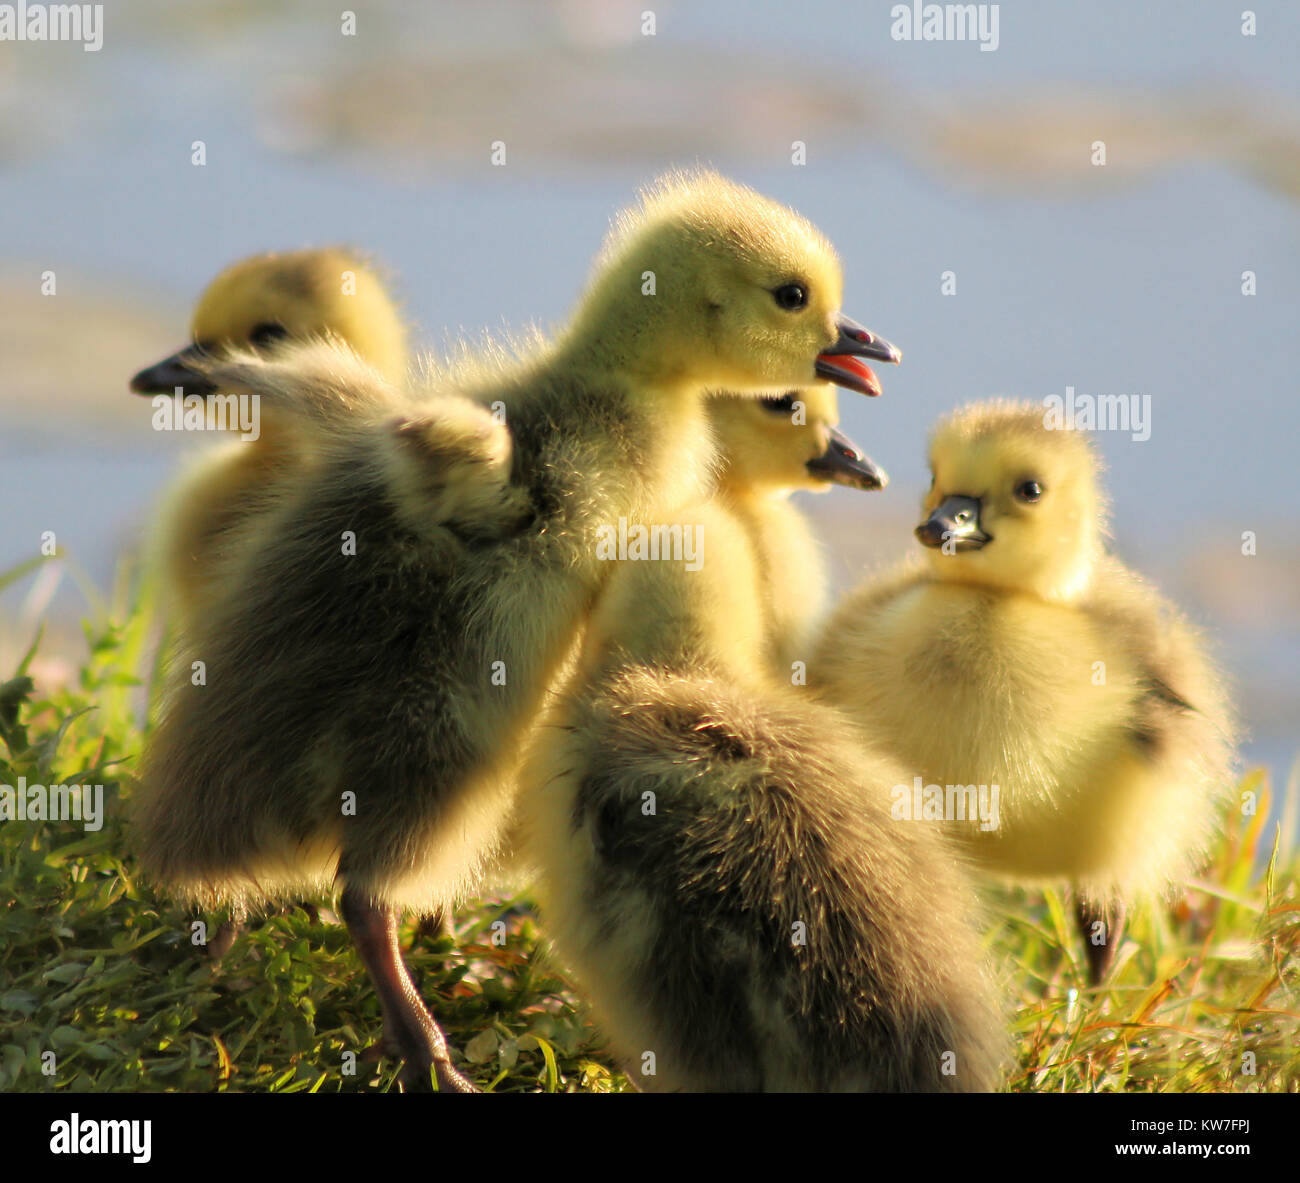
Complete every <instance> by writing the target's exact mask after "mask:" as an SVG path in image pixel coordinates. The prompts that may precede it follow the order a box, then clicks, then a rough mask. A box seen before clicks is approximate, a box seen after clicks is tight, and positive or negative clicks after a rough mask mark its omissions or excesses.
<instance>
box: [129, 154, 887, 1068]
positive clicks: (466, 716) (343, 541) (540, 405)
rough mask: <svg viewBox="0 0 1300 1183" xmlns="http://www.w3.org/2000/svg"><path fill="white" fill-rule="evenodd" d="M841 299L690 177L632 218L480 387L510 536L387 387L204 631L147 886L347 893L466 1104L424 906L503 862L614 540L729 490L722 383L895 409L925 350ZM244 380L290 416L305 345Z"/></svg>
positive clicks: (179, 701)
mask: <svg viewBox="0 0 1300 1183" xmlns="http://www.w3.org/2000/svg"><path fill="white" fill-rule="evenodd" d="M646 272H653V273H655V275H656V276H657V291H658V294H657V295H645V294H643V290H644V287H643V285H644V284H645V279H644V275H645V273H646ZM840 290H841V275H840V268H839V262H838V260H837V258H836V256H835V254H834V251H833V250H832V248H831V247H830V246H829V244H828V243H827V242H826V241H825V239H824V238H822V236H821V235H820V234H819V233H818V232H817V231H816V230H815V229H814V228H813V227H812V226H811V225H810V224H809V223H807V222H806V221H804V220H803V219H802V218H800V217H798V216H797V215H795V214H794V213H792V212H791V211H789V210H788V209H786V208H785V207H783V206H780V205H778V204H777V203H776V202H773V201H770V200H768V199H766V198H763V197H760V196H759V195H758V194H756V193H754V192H753V191H751V190H749V189H746V188H744V187H742V186H739V185H735V184H733V183H731V182H728V181H726V180H724V179H723V178H721V177H719V176H717V175H715V174H711V173H695V174H686V175H675V176H672V177H669V178H667V179H666V180H664V181H663V182H661V183H660V184H659V185H658V186H656V187H655V188H653V189H652V190H650V191H649V192H648V193H647V194H646V195H645V197H644V199H643V201H642V202H641V204H640V205H639V206H638V207H636V208H634V209H632V210H630V211H628V212H627V213H625V214H624V215H623V217H622V218H621V219H620V222H619V223H618V225H617V226H616V227H615V230H614V232H613V234H612V236H611V239H610V241H609V243H608V244H607V247H606V250H605V252H604V253H603V255H602V256H601V258H600V260H599V262H598V264H597V268H596V271H595V274H594V277H593V279H592V281H591V283H590V285H589V287H588V290H587V292H586V294H585V296H584V297H583V299H582V301H581V302H580V305H579V307H578V309H577V311H576V313H575V315H574V317H573V319H572V321H571V322H570V324H569V326H568V327H567V328H566V329H565V331H564V332H563V333H562V334H561V335H560V337H559V338H558V340H557V341H556V342H555V343H554V344H553V345H549V346H546V347H544V348H541V349H540V350H537V351H535V352H533V353H531V354H530V355H529V356H525V357H523V358H521V359H520V361H519V362H518V363H517V365H516V366H514V367H513V369H510V370H509V371H507V372H502V370H501V368H500V367H498V366H496V365H491V366H488V367H486V368H485V370H484V373H485V375H486V377H485V378H484V380H483V381H479V382H474V381H467V382H466V384H465V390H464V393H465V394H467V395H469V396H470V397H471V398H473V400H474V401H475V402H477V403H478V404H480V407H479V409H480V410H481V411H483V413H484V414H493V413H492V412H487V411H484V410H483V408H484V407H494V408H496V409H499V410H500V411H503V412H504V417H505V421H506V424H507V425H508V437H509V443H510V451H509V453H508V455H505V456H504V457H503V454H502V450H501V449H499V448H498V447H496V442H495V441H494V440H493V437H492V435H491V433H490V432H489V433H488V434H487V436H486V437H485V438H486V443H485V441H484V440H483V439H476V440H472V441H471V443H472V447H471V450H470V451H471V459H472V460H474V459H476V458H477V457H478V456H479V453H480V451H486V453H487V455H489V456H490V457H491V458H492V459H491V461H490V463H489V464H488V468H489V474H490V476H491V477H494V476H495V474H496V473H497V471H498V470H499V469H500V468H502V467H503V466H504V468H505V470H506V471H508V473H509V484H508V487H505V488H497V490H496V491H497V493H498V494H499V497H498V498H497V499H490V500H489V505H490V509H489V511H488V514H487V519H486V520H485V522H484V523H483V528H480V527H479V525H478V524H477V523H475V522H474V521H473V520H469V521H467V520H464V519H463V518H456V519H454V520H451V521H442V520H439V517H438V515H437V514H431V513H430V512H429V511H428V504H429V502H430V501H431V500H432V501H434V502H436V501H437V500H438V499H439V498H440V497H441V496H442V495H443V492H444V488H445V479H446V474H447V473H448V472H449V471H451V470H452V469H454V468H455V467H456V466H457V465H459V464H460V460H459V458H458V457H459V452H458V449H459V448H460V441H459V440H458V439H456V438H455V437H454V436H453V437H451V438H449V437H448V434H447V433H446V431H445V430H444V428H443V425H442V424H441V423H440V422H439V421H438V420H439V412H438V411H437V410H436V409H434V408H433V407H432V405H431V404H430V403H429V402H428V401H427V400H428V399H429V395H428V394H427V393H425V394H422V395H413V394H408V393H406V392H402V391H396V392H392V391H387V390H385V389H380V390H374V389H372V387H374V386H375V385H376V384H378V385H379V386H380V387H382V386H383V384H382V382H380V380H379V379H378V378H377V377H375V376H373V375H371V376H370V377H366V376H364V375H359V376H358V377H357V378H356V381H357V382H358V383H359V384H361V385H364V386H366V387H367V389H366V390H365V391H364V392H361V393H359V394H358V395H357V396H356V397H355V399H354V400H353V401H354V402H356V403H357V404H359V405H363V406H364V405H372V406H380V405H382V404H383V403H385V401H386V400H388V399H389V398H395V399H396V401H397V408H396V409H395V410H393V411H388V412H385V413H382V414H379V413H377V414H374V415H369V414H364V415H361V416H359V417H354V419H353V421H352V427H351V428H350V429H349V430H346V431H342V432H337V431H333V430H330V431H328V432H325V433H324V436H325V438H323V439H321V440H320V441H319V442H318V443H316V444H315V447H316V448H317V449H318V454H317V456H316V458H315V460H314V461H313V464H312V465H310V466H309V467H308V468H307V469H306V470H304V472H303V473H302V474H301V476H302V479H301V480H300V481H298V482H297V483H296V484H295V486H294V487H293V488H291V489H289V490H287V491H286V493H285V495H284V496H283V497H282V499H281V502H280V504H278V505H276V506H275V507H273V508H272V509H271V510H270V511H269V512H267V513H265V514H260V515H258V517H257V518H256V519H255V522H256V530H257V537H256V538H251V539H249V540H248V542H247V543H246V544H245V545H244V546H242V547H241V550H240V557H239V561H238V564H237V569H236V570H235V571H234V574H233V577H232V580H231V593H230V594H229V595H228V596H226V597H224V598H223V601H222V603H221V604H220V605H218V606H216V607H215V608H214V610H213V611H212V613H211V614H209V615H208V616H206V617H205V619H204V620H202V621H200V622H198V624H197V625H196V627H195V629H194V631H193V633H192V635H191V637H190V639H189V642H188V650H187V652H186V654H185V657H187V658H190V659H191V660H196V661H197V660H202V661H203V662H204V663H205V665H204V669H205V671H206V674H205V684H204V685H202V686H196V685H194V684H193V683H192V680H191V673H190V666H189V663H188V662H186V663H183V664H182V665H181V666H180V667H179V668H178V671H177V673H176V675H175V676H174V677H173V679H172V684H171V687H170V694H169V695H168V700H167V703H166V708H165V711H164V713H163V716H162V718H161V721H160V723H159V726H158V728H157V729H156V731H155V732H154V735H153V737H152V742H151V744H150V746H149V749H148V751H147V752H146V759H145V766H144V769H143V773H142V778H141V781H142V783H141V786H140V791H139V794H138V799H137V815H136V827H137V837H138V839H139V844H140V847H141V851H142V861H143V864H144V866H145V868H146V870H147V871H148V872H149V873H150V874H152V875H153V877H155V878H156V879H158V880H160V881H161V882H163V883H165V884H167V885H168V886H170V887H171V888H172V889H173V890H174V891H176V892H178V893H180V894H182V895H184V896H186V897H189V898H191V899H193V900H195V901H198V902H201V903H214V902H226V903H229V904H231V905H232V906H233V907H234V908H235V909H236V910H239V909H248V908H250V907H254V906H257V905H260V904H262V903H265V902H268V901H274V900H278V899H283V898H286V897H289V898H292V897H294V896H296V895H299V894H300V893H302V892H303V891H304V890H305V889H315V890H318V891H322V892H324V891H327V890H330V889H331V888H332V887H333V886H334V885H335V884H336V883H337V885H338V886H339V887H340V888H341V890H342V914H343V916H344V919H345V921H346V923H347V924H348V927H349V929H350V931H351V933H352V935H353V938H354V941H355V943H356V945H357V948H358V951H359V953H360V954H361V956H362V959H363V961H364V962H365V964H366V966H367V969H368V970H369V972H370V974H371V977H372V979H373V980H374V982H375V986H376V989H377V991H378V993H379V997H380V1001H381V1004H382V1006H383V1010H384V1015H385V1038H386V1043H387V1045H388V1046H389V1048H390V1050H392V1051H394V1052H396V1053H397V1054H400V1055H401V1056H402V1057H403V1058H404V1059H405V1060H406V1061H407V1071H408V1078H410V1079H418V1078H420V1077H421V1076H422V1075H424V1074H426V1073H427V1071H428V1069H429V1068H430V1067H432V1068H433V1069H434V1070H435V1072H436V1074H437V1078H438V1081H439V1084H440V1087H443V1088H456V1089H463V1088H466V1087H468V1083H467V1082H466V1081H465V1079H464V1078H463V1077H462V1076H461V1075H460V1074H459V1073H458V1072H457V1071H456V1070H455V1068H454V1067H453V1066H452V1063H451V1060H450V1055H449V1052H448V1049H447V1046H446V1042H445V1040H444V1038H443V1036H442V1033H441V1031H440V1030H439V1028H438V1026H437V1024H436V1023H435V1022H434V1021H433V1018H432V1016H431V1015H430V1014H429V1013H428V1011H427V1009H426V1008H425V1007H424V1005H423V1003H422V1001H421V1000H420V997H419V994H418V992H417V991H416V989H415V986H414V984H413V982H412V981H411V978H410V975H409V973H408V972H407V970H406V967H405V965H404V964H403V962H402V960H401V956H400V952H399V949H398V945H397V918H398V915H399V911H400V909H401V908H403V907H410V908H413V909H416V910H418V911H420V912H423V913H428V912H430V911H433V910H435V909H437V908H439V907H441V906H443V905H445V904H446V903H448V902H449V901H450V900H451V899H453V898H454V897H455V896H456V894H457V893H458V892H459V891H460V890H461V889H462V888H463V887H464V886H465V885H467V884H469V883H472V882H473V881H474V878H475V876H476V875H477V873H478V869H479V868H480V867H481V866H482V864H483V862H484V860H485V859H486V858H488V857H490V856H491V854H492V853H493V851H494V848H495V847H496V846H497V845H498V843H499V841H500V835H501V830H502V828H503V825H504V823H505V821H506V817H507V807H508V804H509V788H508V786H509V785H511V783H512V781H513V774H514V771H515V765H516V764H517V760H518V755H519V746H520V741H521V739H522V737H523V735H524V734H525V732H526V730H527V727H528V725H529V723H530V721H531V720H532V718H533V717H534V716H535V714H536V712H537V710H538V707H539V705H540V702H541V699H542V695H543V693H544V691H545V689H546V687H547V686H548V685H549V683H550V681H551V679H552V678H553V676H554V674H555V672H556V670H557V668H558V666H559V664H560V663H561V662H562V660H563V659H564V657H565V655H566V653H567V651H568V649H569V648H570V646H571V643H572V641H573V638H574V636H575V634H576V631H577V630H578V628H579V627H580V624H581V622H582V620H583V617H584V614H585V613H586V612H587V611H588V609H589V608H590V606H591V604H592V602H593V601H594V599H595V597H596V596H597V594H598V593H599V591H600V588H601V585H602V584H603V582H604V580H605V578H606V577H607V575H608V573H609V570H610V564H608V563H605V562H603V561H602V560H601V558H600V557H599V555H598V547H599V543H600V542H601V540H602V538H603V537H604V533H605V531H607V530H610V529H613V530H617V528H618V524H619V522H620V519H622V520H625V521H633V522H654V521H656V520H659V519H660V518H661V517H662V515H663V514H664V512H665V507H667V506H671V505H674V504H680V503H682V502H685V501H687V500H689V499H690V498H691V497H693V496H697V495H698V492H699V490H700V489H701V488H702V487H703V485H704V483H705V481H706V478H707V471H708V467H709V464H710V462H711V451H710V447H709V441H708V432H707V429H706V426H705V421H704V408H703V402H704V394H705V391H706V390H709V389H714V390H716V389H733V390H737V391H739V392H741V393H744V394H748V395H759V394H763V393H768V392H771V391H773V390H780V389H783V388H788V387H789V386H791V385H802V384H807V383H811V382H814V381H816V380H817V379H818V378H830V379H832V380H834V381H836V382H839V383H840V384H843V385H846V386H849V387H850V388H853V389H857V390H859V391H862V392H864V393H873V392H875V391H876V390H877V389H878V386H877V383H876V380H875V377H874V375H873V374H872V373H871V371H870V369H869V368H868V367H867V366H866V365H865V363H863V362H862V361H861V360H860V359H861V358H863V357H877V358H880V359H882V360H897V351H895V350H894V349H893V347H892V346H890V345H889V344H888V343H887V342H884V341H881V340H879V339H878V338H875V337H874V336H873V335H872V334H870V333H869V332H868V331H867V330H865V329H863V328H861V326H859V325H856V324H854V323H853V322H852V321H849V320H848V319H847V318H846V317H844V316H842V315H841V314H840V312H839V301H840ZM316 348H317V349H322V348H324V349H327V348H329V346H317V347H316ZM345 360H346V358H345ZM205 369H206V372H207V376H208V377H209V378H210V379H211V381H212V382H213V384H214V385H215V386H217V387H218V388H221V387H223V386H224V385H225V383H226V380H227V378H226V375H225V374H224V373H223V370H222V366H221V364H220V363H219V362H214V363H211V364H210V366H208V367H205ZM235 385H236V386H237V388H238V389H241V390H245V391H249V392H252V393H256V394H259V395H260V396H261V397H262V398H263V399H264V400H266V402H268V403H270V404H282V403H292V402H293V400H294V398H295V397H296V396H297V394H298V393H299V391H300V386H301V384H300V382H299V381H298V380H297V379H296V378H295V360H294V354H293V352H292V351H287V352H285V353H283V354H280V355H277V357H276V358H275V359H272V360H262V361H257V360H244V361H241V362H240V363H239V366H238V374H237V378H236V380H235ZM493 422H494V423H495V424H496V425H497V426H500V424H499V423H498V422H497V419H496V418H495V415H494V417H493ZM487 484H488V485H489V487H491V486H493V484H494V481H493V480H492V479H489V481H488V482H487ZM520 508H522V510H523V512H521V513H519V514H518V516H517V517H516V518H514V520H513V522H511V520H510V519H511V515H512V513H513V511H515V510H517V509H520ZM503 524H504V525H505V526H506V528H505V529H504V530H503V528H502V527H503Z"/></svg>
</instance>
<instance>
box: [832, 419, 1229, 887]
mask: <svg viewBox="0 0 1300 1183" xmlns="http://www.w3.org/2000/svg"><path fill="white" fill-rule="evenodd" d="M930 462H931V468H932V471H933V473H934V484H933V486H932V488H931V490H930V492H929V493H928V494H927V496H926V498H925V502H924V510H925V512H926V513H927V514H928V513H930V512H931V511H932V510H934V509H935V508H936V507H937V506H939V505H940V504H941V503H942V502H943V501H944V500H945V499H946V498H948V497H949V496H951V495H954V494H955V495H961V496H968V497H975V498H979V499H980V501H981V509H980V514H979V524H980V527H981V528H982V529H983V530H984V531H985V532H986V533H987V534H989V535H991V536H992V541H990V542H988V543H986V544H985V545H984V546H983V547H981V548H980V549H977V550H959V551H957V552H956V553H953V554H945V553H943V551H942V550H939V549H932V550H927V551H926V553H925V554H924V555H923V556H916V557H915V558H913V559H911V560H909V561H908V562H906V563H904V564H902V565H901V566H900V567H899V568H897V569H895V570H893V571H890V572H887V573H886V574H884V575H882V576H880V577H877V578H873V579H868V580H867V581H866V582H865V583H863V584H862V586H860V587H859V588H858V589H857V590H855V591H854V592H853V593H852V594H850V595H848V596H846V597H845V598H844V600H843V601H842V602H841V603H840V604H839V605H838V607H837V608H836V610H835V611H834V613H833V614H832V617H831V619H830V621H829V622H828V624H827V626H826V628H825V630H824V632H823V634H822V638H821V642H820V645H819V650H818V654H817V657H816V659H815V661H814V664H813V667H812V671H811V677H812V680H813V682H814V684H816V685H817V686H818V687H820V688H821V689H822V690H823V691H824V693H825V695H826V696H827V697H828V698H829V699H830V700H832V701H833V702H835V703H836V704H837V705H838V706H840V707H841V708H842V709H844V710H846V711H848V712H849V713H850V714H851V715H853V717H854V718H855V720H856V721H857V722H858V724H859V726H860V727H861V729H862V731H863V733H864V734H866V735H868V736H870V737H871V738H872V740H873V741H874V742H877V743H879V744H882V745H884V746H886V747H887V748H888V749H889V750H890V751H892V752H893V753H894V755H895V756H897V757H898V759H899V760H900V761H901V763H902V766H903V768H904V770H905V772H906V779H905V782H904V783H907V784H911V783H912V780H913V777H921V778H922V779H923V781H924V782H925V783H926V784H938V785H941V786H942V785H949V784H955V785H976V784H989V785H993V784H996V785H998V786H999V788H1000V793H1001V808H1000V812H1001V825H1000V828H999V829H997V830H996V831H993V832H987V833H986V832H983V831H981V830H980V829H979V828H978V827H977V826H976V825H974V824H972V823H969V822H966V823H961V822H955V823H952V824H951V826H950V829H951V831H952V832H953V833H955V834H956V836H957V837H959V838H960V839H961V841H962V842H963V844H964V846H965V848H966V849H967V850H968V851H969V852H970V854H971V855H972V856H973V857H974V858H976V859H977V860H978V861H979V863H980V864H982V865H983V866H984V867H986V868H987V869H989V870H991V871H994V872H998V873H1001V874H1004V875H1007V876H1009V877H1012V878H1014V879H1017V880H1024V881H1032V882H1064V881H1068V882H1070V883H1073V884H1074V885H1076V886H1077V887H1078V888H1079V889H1080V892H1081V893H1082V894H1083V895H1084V896H1085V897H1088V898H1090V899H1092V900H1096V901H1101V902H1103V903H1105V902H1106V901H1112V900H1118V901H1122V900H1125V899H1128V898H1132V897H1134V896H1135V895H1140V894H1142V893H1145V892H1149V891H1158V890H1161V889H1165V888H1167V887H1168V886H1169V885H1170V884H1171V883H1173V882H1176V881H1177V880H1179V879H1180V878H1182V877H1184V876H1185V875H1187V874H1188V873H1189V872H1190V871H1191V870H1192V869H1193V868H1194V867H1195V865H1196V862H1197V860H1198V858H1199V857H1200V856H1201V854H1202V853H1203V851H1204V849H1205V846H1206V843H1207V841H1208V839H1209V837H1210V835H1211V833H1212V831H1213V829H1214V827H1215V825H1216V821H1217V816H1218V807H1219V804H1220V803H1221V800H1222V796H1223V793H1224V791H1225V789H1226V788H1227V786H1228V784H1229V778H1230V765H1231V753H1232V738H1233V723H1232V714H1231V710H1230V708H1229V705H1228V702H1227V697H1226V694H1225V690H1224V687H1223V684H1222V682H1221V680H1220V678H1219V676H1218V674H1217V673H1216V672H1215V670H1214V668H1213V666H1212V665H1211V663H1210V661H1209V660H1208V658H1207V657H1206V654H1205V648H1204V645H1203V643H1202V641H1201V639H1200V638H1199V637H1198V635H1197V633H1196V631H1195V630H1194V629H1193V628H1192V627H1191V626H1190V625H1189V624H1188V622H1187V621H1186V620H1185V619H1184V618H1183V617H1182V615H1181V614H1180V613H1179V612H1178V611H1177V610H1176V609H1175V608H1174V607H1173V606H1172V605H1170V604H1169V603H1168V602H1167V601H1165V600H1164V599H1162V598H1161V597H1160V596H1159V595H1158V594H1157V593H1156V592H1155V591H1154V590H1153V589H1152V588H1151V587H1150V586H1149V585H1148V584H1147V583H1145V582H1144V581H1143V580H1142V579H1141V578H1140V577H1139V576H1138V575H1136V574H1134V573H1133V572H1132V571H1130V570H1128V569H1127V568H1126V567H1125V566H1124V565H1123V564H1122V563H1120V562H1119V560H1118V559H1115V558H1113V557H1111V556H1108V555H1106V554H1105V553H1104V549H1103V545H1102V540H1103V537H1104V533H1105V501H1104V497H1103V494H1102V492H1101V490H1100V488H1099V486H1098V481H1097V469H1098V467H1099V464H1098V461H1097V458H1096V456H1095V454H1094V452H1093V449H1092V447H1091V446H1090V443H1089V440H1088V438H1087V437H1086V436H1085V435H1083V434H1081V433H1077V432H1071V431H1053V430H1048V429H1047V428H1046V427H1045V426H1044V424H1043V409H1042V407H1041V406H1037V405H1034V404H1017V403H1005V402H992V403H979V404H975V405H972V406H969V407H966V408H964V409H963V410H961V411H959V412H957V413H956V414H954V415H952V416H951V417H949V418H948V419H946V420H944V421H943V422H941V423H940V424H939V426H938V427H937V428H936V430H935V432H934V434H933V437H932V440H931V446H930ZM1031 478H1032V479H1034V480H1037V481H1038V482H1039V483H1040V485H1041V486H1042V488H1043V490H1044V492H1043V494H1042V495H1041V497H1040V498H1039V500H1037V501H1036V502H1026V501H1025V500H1023V499H1022V498H1021V497H1020V496H1018V495H1017V493H1016V489H1017V487H1019V486H1021V485H1022V484H1023V483H1024V482H1025V481H1026V480H1027V479H1031Z"/></svg>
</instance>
